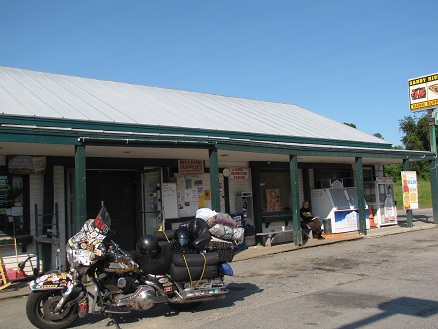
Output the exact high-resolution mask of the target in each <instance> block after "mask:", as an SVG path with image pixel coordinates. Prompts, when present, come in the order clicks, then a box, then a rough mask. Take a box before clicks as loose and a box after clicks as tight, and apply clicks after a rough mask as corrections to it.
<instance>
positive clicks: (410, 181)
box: [401, 171, 418, 210]
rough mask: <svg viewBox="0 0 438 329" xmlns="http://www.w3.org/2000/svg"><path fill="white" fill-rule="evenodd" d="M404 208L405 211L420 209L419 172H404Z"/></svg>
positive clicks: (402, 175)
mask: <svg viewBox="0 0 438 329" xmlns="http://www.w3.org/2000/svg"><path fill="white" fill-rule="evenodd" d="M401 178H402V188H403V207H404V208H405V210H410V209H418V188H417V172H415V171H402V172H401Z"/></svg>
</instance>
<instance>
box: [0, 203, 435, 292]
mask: <svg viewBox="0 0 438 329" xmlns="http://www.w3.org/2000/svg"><path fill="white" fill-rule="evenodd" d="M413 213H414V215H413V227H412V228H408V227H407V220H406V213H405V211H400V212H399V214H398V224H397V225H391V226H382V227H380V228H372V229H370V230H368V232H367V234H366V235H365V236H363V235H361V234H359V233H358V232H351V233H341V234H330V235H325V238H326V239H325V240H318V239H311V240H309V241H308V242H307V243H306V244H305V245H304V246H298V247H296V246H295V245H294V244H293V243H284V244H279V245H273V246H272V247H263V246H254V247H249V248H248V249H246V250H242V251H238V252H237V254H236V255H235V256H234V259H233V262H238V261H242V260H246V259H252V258H259V257H263V256H267V255H273V254H278V253H283V252H289V251H294V250H299V249H303V248H312V247H319V246H323V245H327V244H331V243H339V242H345V241H351V240H357V239H364V238H365V239H366V238H377V237H381V236H385V235H391V234H399V233H407V232H412V231H418V230H426V229H432V228H435V227H437V225H435V224H434V222H433V211H432V209H431V208H430V209H417V210H413ZM28 284H29V282H25V281H18V282H12V284H11V285H10V286H8V287H6V288H4V289H2V290H0V300H5V299H9V298H16V297H22V296H27V295H29V294H30V289H29V286H28Z"/></svg>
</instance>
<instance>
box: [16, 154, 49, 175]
mask: <svg viewBox="0 0 438 329" xmlns="http://www.w3.org/2000/svg"><path fill="white" fill-rule="evenodd" d="M8 171H9V173H11V174H44V172H45V171H46V157H45V156H26V155H19V156H16V157H13V158H11V159H10V160H9V162H8Z"/></svg>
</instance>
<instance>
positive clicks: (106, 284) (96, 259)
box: [26, 206, 228, 329]
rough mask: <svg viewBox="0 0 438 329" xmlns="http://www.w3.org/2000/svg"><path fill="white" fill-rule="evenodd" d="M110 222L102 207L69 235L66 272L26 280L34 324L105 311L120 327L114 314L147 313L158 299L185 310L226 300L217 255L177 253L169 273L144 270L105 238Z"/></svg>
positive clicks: (46, 327)
mask: <svg viewBox="0 0 438 329" xmlns="http://www.w3.org/2000/svg"><path fill="white" fill-rule="evenodd" d="M110 225H111V218H110V216H109V214H108V212H107V210H106V209H105V207H103V206H102V208H101V210H100V212H99V214H98V215H97V216H96V218H95V219H90V220H88V221H87V222H86V223H85V224H84V225H83V227H82V229H81V230H80V231H79V232H78V233H77V234H76V235H74V236H73V237H72V238H70V239H69V241H68V244H67V247H66V252H67V262H68V264H69V271H68V272H61V273H59V272H53V273H46V274H44V275H42V276H40V277H38V278H37V279H35V280H33V281H32V282H30V284H29V287H30V289H31V291H32V292H31V294H30V295H29V298H28V300H27V304H26V313H27V317H28V319H29V321H30V322H31V323H32V324H33V325H35V326H36V327H38V328H43V329H58V328H65V327H67V326H68V325H70V324H72V323H73V322H74V321H75V320H76V319H77V318H78V317H85V316H86V315H87V314H104V315H107V316H108V317H109V321H111V322H112V323H113V324H115V325H116V327H118V325H117V323H116V322H115V320H114V318H113V315H114V314H123V313H129V312H131V311H146V310H149V309H151V308H152V307H154V306H155V305H156V304H162V303H164V304H168V305H169V306H170V307H171V308H173V309H174V310H176V311H184V310H189V309H192V308H194V307H196V306H198V305H199V304H200V303H201V302H204V301H208V300H216V299H223V298H225V295H226V294H227V293H228V289H227V288H226V285H225V283H224V277H223V274H219V272H218V267H219V263H218V256H217V253H216V255H215V252H207V253H205V254H200V253H198V254H193V255H190V254H187V255H184V254H182V255H181V254H177V255H174V257H173V263H172V265H171V266H172V269H173V271H172V269H171V271H170V273H162V274H150V273H145V272H144V271H142V270H141V268H142V265H143V264H141V260H140V261H138V260H137V259H136V260H137V261H134V259H133V257H132V253H131V252H129V251H125V250H123V249H122V248H120V246H119V245H118V244H116V243H115V242H114V241H112V240H109V238H110V235H111V234H109V232H112V231H111V230H110ZM107 240H109V241H107ZM204 252H205V250H204ZM199 257H200V258H199ZM178 259H179V261H178ZM200 259H201V260H203V261H200ZM144 261H145V262H147V261H148V260H147V259H145V260H144ZM178 262H179V264H178ZM212 269H213V270H212ZM196 272H198V274H196ZM181 273H183V274H182V275H181ZM207 273H210V274H209V275H206V274H207ZM174 276H175V277H174Z"/></svg>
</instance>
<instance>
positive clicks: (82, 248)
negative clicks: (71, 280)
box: [67, 206, 111, 268]
mask: <svg viewBox="0 0 438 329" xmlns="http://www.w3.org/2000/svg"><path fill="white" fill-rule="evenodd" d="M110 228H111V217H110V215H109V214H108V211H107V210H106V208H105V207H103V206H102V208H101V209H100V211H99V213H98V214H97V216H96V218H94V219H89V220H87V221H86V222H85V224H84V225H83V226H82V228H81V230H80V231H79V232H78V233H76V234H75V235H73V236H72V237H71V238H70V239H69V240H68V244H67V253H68V256H67V258H68V261H69V263H70V266H72V267H75V268H77V267H78V266H81V265H84V266H89V265H91V264H92V263H93V262H94V261H96V260H97V259H99V258H101V257H103V256H104V255H105V251H106V248H105V246H104V244H103V240H104V239H105V238H106V236H107V234H108V231H109V230H110Z"/></svg>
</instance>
